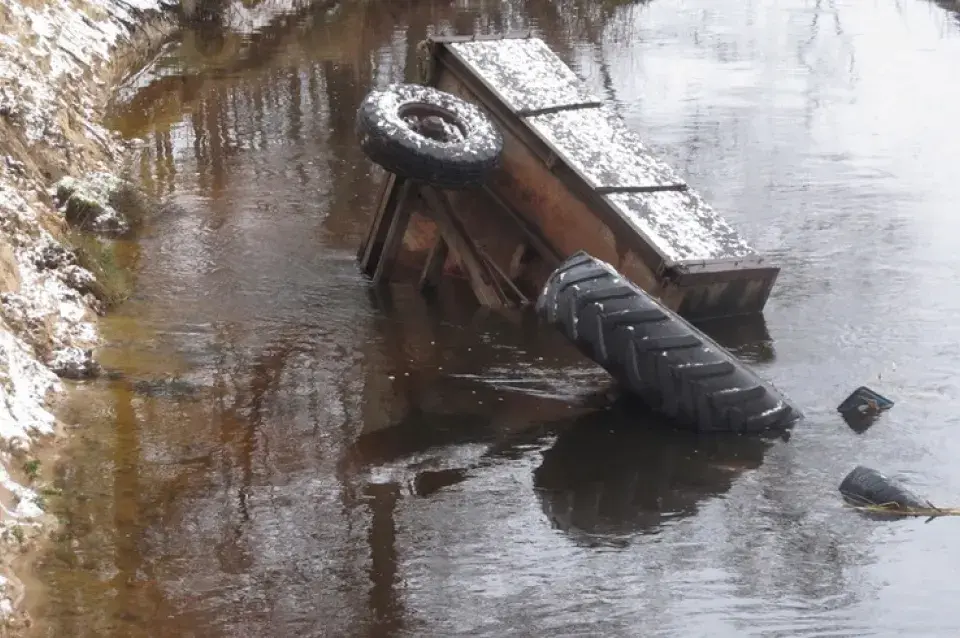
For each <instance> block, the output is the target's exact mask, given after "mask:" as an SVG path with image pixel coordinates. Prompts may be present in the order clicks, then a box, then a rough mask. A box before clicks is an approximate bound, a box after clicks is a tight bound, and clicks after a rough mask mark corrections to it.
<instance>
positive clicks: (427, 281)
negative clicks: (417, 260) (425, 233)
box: [420, 234, 450, 292]
mask: <svg viewBox="0 0 960 638" xmlns="http://www.w3.org/2000/svg"><path fill="white" fill-rule="evenodd" d="M448 254H450V249H449V246H448V245H447V242H446V240H445V239H444V238H443V234H441V235H440V236H439V237H437V241H436V242H434V244H433V248H431V249H430V253H429V254H428V255H427V261H426V263H425V264H424V265H423V271H422V272H421V273H420V292H424V291H426V290H431V289H433V288H436V287H437V285H438V284H439V283H440V277H441V276H442V275H443V265H444V264H445V263H446V261H447V255H448Z"/></svg>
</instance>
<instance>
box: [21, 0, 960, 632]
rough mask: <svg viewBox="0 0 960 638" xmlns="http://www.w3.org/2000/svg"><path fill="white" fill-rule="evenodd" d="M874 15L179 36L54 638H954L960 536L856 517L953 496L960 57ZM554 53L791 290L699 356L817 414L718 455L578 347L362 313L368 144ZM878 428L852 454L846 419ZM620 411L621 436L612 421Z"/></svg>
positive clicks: (497, 14) (79, 490)
mask: <svg viewBox="0 0 960 638" xmlns="http://www.w3.org/2000/svg"><path fill="white" fill-rule="evenodd" d="M955 18H956V16H955V15H952V14H948V13H946V12H944V11H943V10H942V9H940V8H938V7H937V6H936V5H935V4H931V3H927V2H920V1H919V0H917V1H914V0H910V1H908V2H900V3H875V4H872V5H870V6H869V7H868V8H864V6H863V5H862V4H861V3H855V2H853V0H835V1H833V2H830V1H827V0H823V1H820V0H788V1H787V2H772V1H762V2H752V3H734V2H719V3H718V2H716V1H711V2H708V1H707V0H688V1H685V2H677V1H675V0H655V1H653V2H649V3H642V2H622V1H609V2H599V3H598V2H586V1H582V0H561V1H552V0H507V1H506V2H499V1H498V2H489V1H487V0H464V1H462V2H458V3H454V4H450V3H443V2H436V1H433V0H424V1H420V2H416V3H406V4H403V3H401V4H397V3H388V2H383V1H381V0H369V1H367V2H349V3H341V4H333V3H318V4H314V5H312V6H311V7H309V8H306V9H304V10H303V11H301V12H300V13H298V14H296V15H289V16H282V17H279V18H277V19H275V20H273V21H272V22H269V23H268V24H266V25H265V26H264V27H263V28H261V29H258V30H256V31H255V32H253V33H247V34H244V35H242V36H241V35H238V34H236V33H231V32H229V31H227V32H212V33H211V32H208V31H199V32H191V33H187V34H185V35H184V37H183V39H182V41H181V42H179V43H175V44H174V45H172V46H171V47H169V48H168V49H167V50H166V51H165V52H164V54H163V55H162V56H161V57H160V58H159V59H158V60H157V61H156V63H155V64H154V65H152V66H151V67H150V68H149V69H146V70H145V71H144V72H143V73H141V74H139V75H138V76H136V77H135V78H133V79H132V80H131V83H130V86H129V87H128V90H125V91H123V92H121V94H120V96H119V97H118V100H117V103H116V104H115V108H114V113H113V117H112V119H111V123H112V124H113V125H114V126H115V127H116V128H117V129H118V130H120V131H122V132H123V133H124V134H125V135H127V136H130V137H139V138H142V139H143V140H144V145H143V152H142V154H141V155H140V158H139V163H138V164H137V169H138V171H139V176H140V178H141V180H142V181H143V183H144V184H145V185H146V187H147V188H149V189H151V190H152V191H153V192H155V193H156V194H158V195H161V196H167V197H168V198H169V199H170V201H171V205H170V206H168V207H166V208H165V209H164V210H163V211H160V212H159V213H158V214H157V215H155V216H154V218H153V219H150V220H148V224H147V228H146V229H145V232H144V234H143V236H142V237H141V238H140V239H139V241H138V242H137V244H136V245H132V246H130V250H129V254H130V255H131V262H132V263H133V264H134V266H135V267H136V270H137V276H138V286H139V287H138V292H137V295H136V297H135V298H134V299H132V300H131V301H130V302H129V303H127V304H125V305H124V306H123V307H121V308H120V309H119V311H118V312H117V313H116V314H115V315H114V316H112V317H110V318H109V319H108V321H107V322H106V324H105V326H104V329H105V332H106V334H107V336H108V338H109V339H110V345H109V346H108V347H106V348H104V350H103V351H102V352H101V353H100V354H101V358H102V359H103V361H104V364H105V365H106V366H107V367H108V368H109V369H111V370H112V371H113V374H111V375H110V376H109V377H107V378H104V379H101V380H98V381H96V382H91V383H88V384H86V385H83V386H81V387H80V388H79V389H78V390H77V391H76V392H75V393H73V395H72V397H71V399H70V402H69V405H67V406H66V408H65V414H64V416H65V418H66V419H67V420H69V421H72V422H76V423H81V424H83V427H82V428H79V429H78V434H77V435H76V436H75V438H74V440H73V442H72V445H71V449H69V450H68V451H67V453H66V455H65V458H64V463H63V464H62V466H61V468H60V469H59V473H58V476H57V486H58V487H60V488H61V489H62V490H63V492H64V497H63V498H62V499H59V500H58V501H57V502H56V503H53V504H52V507H54V508H55V510H56V512H57V514H58V515H59V516H60V517H61V519H62V520H63V523H64V525H63V530H62V533H61V535H60V537H58V538H57V539H56V541H55V542H54V543H52V544H51V547H50V548H49V551H48V552H47V554H46V555H45V556H44V558H43V560H42V562H41V564H40V566H39V568H38V576H39V577H40V579H41V580H42V582H43V583H44V584H45V587H43V588H42V589H39V590H36V591H35V592H34V595H33V596H32V597H31V599H30V600H31V604H32V605H33V611H34V613H35V615H37V617H39V618H42V619H43V622H41V623H38V626H37V628H36V635H38V636H117V637H124V638H127V637H137V636H203V637H208V636H395V635H407V636H449V635H472V636H504V635H518V636H530V635H553V634H560V635H610V636H619V635H630V636H635V635H642V636H702V635H710V636H742V635H758V636H761V635H762V636H814V635H816V636H828V635H829V636H853V635H857V636H864V635H874V636H882V635H894V634H909V635H924V636H952V635H954V634H955V633H956V630H957V628H958V627H960V614H958V613H957V612H956V611H955V606H954V605H953V604H952V602H953V600H954V599H955V598H956V594H957V593H958V592H957V591H956V589H957V585H956V579H955V578H954V577H953V572H952V569H951V567H950V566H951V565H952V564H954V563H956V562H958V561H960V550H958V549H957V545H956V543H955V542H954V538H955V536H956V529H954V525H955V522H954V521H950V520H944V521H939V522H938V523H937V524H936V525H923V523H922V522H919V521H904V522H901V523H896V524H883V525H881V524H878V523H876V522H872V521H866V520H863V519H862V518H859V517H855V516H851V515H848V513H846V512H844V511H843V510H842V509H841V508H840V506H839V504H838V502H837V499H836V497H835V489H836V484H837V483H838V482H839V480H840V479H841V478H842V477H843V476H844V475H845V474H846V473H847V472H848V471H849V469H850V468H851V467H853V466H854V465H855V464H858V463H864V464H869V465H873V466H876V467H879V468H880V469H883V470H885V471H888V472H891V473H898V472H905V471H909V472H912V474H911V476H912V477H913V481H912V482H913V483H914V485H913V487H915V488H916V489H917V491H919V492H922V493H924V494H926V495H929V497H930V498H931V499H932V500H933V501H935V502H945V503H949V502H950V501H951V498H950V497H951V494H953V493H954V492H956V486H957V485H958V484H960V470H958V469H957V466H956V464H955V463H954V460H955V459H956V457H957V456H958V454H960V442H958V441H960V439H957V437H955V436H953V432H952V430H953V426H954V425H955V420H956V416H955V414H954V410H953V407H952V406H953V405H955V404H956V401H957V400H960V385H958V383H957V381H956V374H955V371H956V368H957V366H956V362H957V359H958V357H960V350H958V348H957V346H956V345H955V344H956V343H958V342H960V333H958V328H957V325H958V324H957V323H956V321H955V319H954V318H955V317H956V316H957V312H958V310H960V296H958V295H956V294H954V292H953V290H954V288H955V283H956V272H958V270H960V257H958V256H960V246H958V242H960V239H958V238H960V232H957V230H958V229H957V227H956V225H957V222H956V215H955V214H954V213H955V208H956V206H955V204H956V201H958V200H960V182H958V180H956V177H955V175H954V173H955V172H956V170H955V169H956V166H958V165H960V132H958V129H957V127H956V115H955V113H956V104H958V103H960V88H958V87H960V65H958V64H957V60H958V59H960V27H958V25H957V22H956V20H955ZM521 29H532V30H533V31H534V32H535V33H536V34H538V35H541V36H542V37H544V38H545V39H546V40H547V41H548V43H549V44H550V45H551V47H553V48H554V49H555V50H556V51H557V52H558V53H559V54H560V55H561V57H562V58H563V59H564V60H566V61H567V62H568V63H570V64H571V66H572V67H573V68H575V69H576V70H577V71H578V72H579V73H581V74H582V75H583V76H584V77H585V78H586V80H587V81H588V82H589V83H590V84H591V85H592V86H593V87H594V88H595V89H596V90H597V91H600V92H602V93H603V94H604V95H606V96H607V97H609V98H610V99H612V100H613V101H614V102H615V105H616V107H617V108H618V109H619V110H620V112H621V113H622V114H623V115H624V117H625V118H626V119H627V120H628V121H629V123H630V124H631V125H632V126H634V127H635V128H637V130H638V131H640V132H641V134H642V135H643V136H644V137H645V138H646V139H648V140H650V142H651V144H652V145H653V146H654V147H655V148H657V149H658V150H659V151H660V152H661V153H662V154H663V155H664V156H665V157H667V158H669V160H670V161H671V162H673V163H674V164H676V165H677V166H678V167H680V168H681V169H682V170H683V171H684V173H685V174H686V175H687V176H688V178H689V181H690V183H691V184H693V185H694V186H696V187H697V188H698V189H701V190H702V191H703V192H704V194H705V196H706V197H707V198H708V199H709V200H710V201H711V202H712V203H714V204H715V205H716V206H717V207H718V208H719V209H721V210H722V211H723V212H724V213H725V214H726V215H727V216H728V217H729V219H730V220H731V221H732V222H733V223H735V224H736V225H737V226H738V227H739V228H740V229H742V231H743V232H744V234H745V235H746V236H747V237H748V238H749V239H750V241H752V242H753V243H754V244H755V245H756V246H757V247H758V248H759V249H760V250H762V251H763V252H764V253H766V254H768V255H770V257H771V258H772V259H775V260H776V261H777V263H779V264H781V265H782V266H783V271H782V273H781V276H780V280H779V281H778V283H777V286H776V288H775V289H774V296H773V298H772V299H771V302H770V304H769V306H768V309H767V312H766V313H765V315H766V316H765V318H764V320H763V321H760V322H759V323H755V324H744V323H736V324H713V325H705V326H704V329H705V330H707V331H708V332H709V333H710V334H711V335H713V336H714V338H715V339H717V340H718V341H719V342H721V343H722V344H724V345H725V346H727V347H729V348H730V349H731V350H733V351H734V352H735V353H736V354H737V355H738V356H740V357H742V358H743V359H745V360H747V361H750V362H751V363H752V364H753V365H755V366H757V367H758V368H759V369H760V370H761V371H762V372H763V374H765V375H766V376H768V377H769V378H770V379H772V380H773V381H774V382H775V383H777V384H778V385H779V386H781V387H782V388H783V389H784V390H785V391H786V392H787V393H788V394H790V395H792V396H793V398H794V399H796V400H797V401H798V403H799V404H800V405H801V406H802V407H803V408H804V411H805V412H806V414H807V415H808V416H809V421H808V422H807V423H806V424H805V425H804V426H803V427H799V428H797V430H796V431H795V432H794V435H793V437H792V438H791V439H790V440H789V441H776V442H774V441H769V442H761V441H750V440H736V439H733V440H730V439H726V440H716V439H714V440H698V439H695V438H691V437H690V436H686V435H681V434H678V433H672V432H669V431H666V430H665V429H664V428H662V427H658V426H657V425H656V424H654V423H651V422H649V418H648V417H647V416H646V415H644V414H643V413H642V412H640V411H632V410H630V409H625V408H624V406H625V405H626V403H623V402H614V403H613V404H612V405H611V404H610V401H609V399H608V398H607V394H608V393H609V392H608V391H609V390H610V387H609V385H610V382H609V379H608V378H607V376H606V375H605V374H604V373H603V372H602V371H601V370H599V369H597V368H596V366H593V365H591V364H590V363H589V362H587V361H585V360H583V358H582V357H580V356H579V355H578V354H577V353H576V352H575V351H574V350H573V349H572V348H570V347H569V346H568V345H567V344H566V343H565V342H564V341H563V340H562V339H561V338H560V337H559V336H558V335H556V334H553V333H545V332H543V331H541V330H538V329H536V327H535V326H531V325H530V324H529V323H527V322H514V321H512V320H511V319H509V318H503V317H498V316H496V315H492V314H490V313H486V312H483V311H482V310H480V309H479V308H477V307H476V304H474V303H472V302H471V301H470V300H469V297H468V295H465V294H464V291H463V290H462V289H461V288H458V287H456V286H451V287H448V288H447V289H445V290H441V291H440V294H439V295H438V296H437V297H436V299H433V300H426V299H422V298H421V297H420V296H419V295H418V294H416V292H415V291H413V290H412V289H411V287H410V286H404V285H396V286H394V287H393V288H391V289H390V290H389V291H383V290H372V289H370V288H369V287H368V285H367V283H366V282H365V280H364V279H363V278H362V277H361V276H360V275H359V274H358V273H357V268H356V263H355V254H356V249H357V245H358V243H359V242H360V240H361V238H362V235H363V232H364V230H365V227H366V224H367V220H368V218H369V214H370V210H371V206H372V205H373V202H374V198H375V196H376V185H377V184H376V182H375V180H374V177H373V173H372V171H371V168H370V166H369V164H368V162H366V160H365V159H364V158H363V157H362V156H361V155H360V154H359V152H358V150H357V148H356V144H355V142H354V139H353V117H354V112H355V109H356V107H357V105H358V103H359V101H360V100H361V98H362V97H363V96H364V95H365V94H366V92H367V91H368V90H370V89H371V88H372V87H373V86H378V85H383V84H385V83H387V82H391V81H397V80H400V79H403V78H405V77H406V78H412V70H413V69H414V68H415V61H416V44H417V42H419V41H420V40H421V39H422V38H423V37H424V36H425V35H426V34H427V33H431V32H458V33H470V32H493V31H514V30H521ZM861 384H869V385H872V386H875V387H876V388H877V390H879V391H881V392H882V393H883V394H885V395H888V396H890V397H891V398H893V399H894V400H895V401H896V402H897V405H896V407H895V408H894V409H893V410H891V411H890V412H889V413H887V414H886V415H885V416H884V419H882V420H881V421H879V422H878V423H877V424H876V425H874V426H873V427H872V428H870V429H869V430H868V431H866V432H865V433H863V434H862V435H857V434H856V433H854V432H852V431H850V429H849V428H847V426H846V425H845V424H844V423H843V422H842V420H841V419H840V418H839V416H838V415H837V414H836V413H835V412H834V406H835V405H836V404H838V403H839V402H840V401H841V400H842V399H843V398H844V397H845V396H846V395H847V394H848V393H849V392H850V390H852V389H853V388H854V387H856V386H858V385H861ZM607 408H610V409H607Z"/></svg>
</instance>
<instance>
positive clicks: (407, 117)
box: [399, 102, 467, 144]
mask: <svg viewBox="0 0 960 638" xmlns="http://www.w3.org/2000/svg"><path fill="white" fill-rule="evenodd" d="M399 115H400V119H401V120H403V123H404V124H405V125H406V126H407V128H409V129H410V130H411V131H413V132H414V133H416V134H417V135H419V136H420V137H425V138H427V139H428V140H431V141H433V142H438V143H440V144H458V143H460V142H463V141H464V140H465V139H466V138H467V131H466V129H464V127H463V124H461V123H460V119H459V118H458V117H457V116H456V115H454V114H453V113H452V112H451V111H448V110H447V109H445V108H442V107H439V106H434V105H433V104H425V103H423V102H416V103H413V104H405V105H404V106H402V107H400V110H399Z"/></svg>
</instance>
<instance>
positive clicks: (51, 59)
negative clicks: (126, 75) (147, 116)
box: [0, 0, 160, 142]
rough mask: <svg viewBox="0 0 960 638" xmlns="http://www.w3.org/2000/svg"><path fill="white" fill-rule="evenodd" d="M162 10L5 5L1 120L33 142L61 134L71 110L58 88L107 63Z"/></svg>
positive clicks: (133, 2)
mask: <svg viewBox="0 0 960 638" xmlns="http://www.w3.org/2000/svg"><path fill="white" fill-rule="evenodd" d="M159 8H160V5H159V2H157V1H156V0H127V1H122V2H121V1H118V0H85V1H83V2H70V1H68V0H45V1H44V2H43V3H42V4H40V5H39V6H24V5H23V4H22V3H21V2H20V1H19V0H0V15H4V16H6V21H7V24H6V25H5V27H6V28H5V35H4V36H3V37H0V114H5V116H6V117H13V118H16V119H19V121H20V123H21V124H22V126H23V129H24V132H25V133H26V136H27V139H28V140H29V141H30V142H37V141H40V140H42V139H44V138H45V137H49V136H58V135H60V134H62V129H61V125H60V123H58V122H57V115H58V114H59V111H58V109H61V108H68V105H67V104H66V103H65V102H64V100H65V99H69V96H68V95H64V93H63V92H61V91H58V90H57V86H58V85H59V84H61V83H62V82H64V81H66V80H73V81H80V80H82V79H83V78H84V74H86V73H87V72H89V71H92V70H94V67H95V66H96V65H98V64H101V63H103V62H106V61H107V60H108V59H109V56H110V53H111V51H112V50H113V48H114V47H115V46H116V45H117V43H118V42H119V41H120V40H121V38H122V37H124V36H125V35H128V34H129V33H130V29H131V27H132V26H133V25H135V24H136V23H137V22H138V21H139V20H140V19H142V16H143V13H144V12H146V11H150V10H158V9H159ZM91 106H92V105H91V104H90V103H89V101H88V103H86V104H82V105H81V108H84V109H89V108H90V107H91ZM85 115H87V116H88V117H89V116H90V115H92V113H91V112H89V110H88V111H87V112H86V113H85ZM90 119H92V118H90ZM89 124H90V125H91V126H93V127H94V128H98V129H100V127H98V126H97V125H96V124H94V123H93V122H92V121H91V122H89ZM98 132H100V133H103V132H104V131H103V129H100V130H99V131H98Z"/></svg>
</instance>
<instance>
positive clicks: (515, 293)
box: [478, 248, 530, 306]
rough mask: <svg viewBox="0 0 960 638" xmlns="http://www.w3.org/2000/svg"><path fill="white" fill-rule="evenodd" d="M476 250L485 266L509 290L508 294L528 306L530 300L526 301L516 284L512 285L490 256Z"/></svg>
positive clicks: (510, 280) (508, 277) (511, 281)
mask: <svg viewBox="0 0 960 638" xmlns="http://www.w3.org/2000/svg"><path fill="white" fill-rule="evenodd" d="M478 250H479V251H480V256H481V257H482V258H483V260H484V261H485V262H486V263H487V266H489V268H490V269H491V270H492V271H493V272H494V273H495V274H496V275H497V276H498V277H499V278H500V281H501V282H503V283H504V284H505V285H506V286H507V288H509V289H510V292H511V293H512V294H513V296H514V297H515V298H516V299H517V301H518V302H520V304H521V305H524V306H525V305H527V304H529V303H530V300H529V299H527V296H526V295H525V294H523V291H522V290H520V289H519V288H517V284H515V283H513V280H512V279H511V278H510V276H509V275H508V274H507V273H505V272H504V271H503V269H502V268H500V266H498V265H497V262H495V261H494V260H493V259H491V258H490V255H488V254H487V253H486V251H485V250H483V249H482V248H478Z"/></svg>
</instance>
